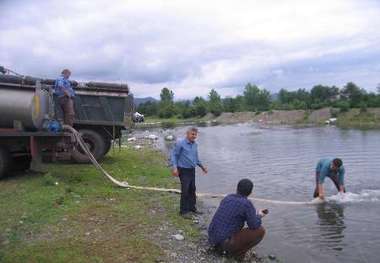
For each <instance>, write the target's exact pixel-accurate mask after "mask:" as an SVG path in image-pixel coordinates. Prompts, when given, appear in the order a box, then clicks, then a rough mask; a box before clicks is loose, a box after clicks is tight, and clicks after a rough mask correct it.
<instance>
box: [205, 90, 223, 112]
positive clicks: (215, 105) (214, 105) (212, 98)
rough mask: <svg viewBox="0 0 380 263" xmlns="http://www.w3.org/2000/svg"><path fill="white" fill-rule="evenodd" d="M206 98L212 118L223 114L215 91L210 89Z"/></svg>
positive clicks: (220, 102)
mask: <svg viewBox="0 0 380 263" xmlns="http://www.w3.org/2000/svg"><path fill="white" fill-rule="evenodd" d="M208 98H209V103H208V104H209V110H210V112H211V113H212V114H214V116H219V115H220V114H221V113H222V112H223V105H222V100H221V98H220V95H219V94H218V92H216V90H214V89H212V90H211V91H210V94H209V95H208Z"/></svg>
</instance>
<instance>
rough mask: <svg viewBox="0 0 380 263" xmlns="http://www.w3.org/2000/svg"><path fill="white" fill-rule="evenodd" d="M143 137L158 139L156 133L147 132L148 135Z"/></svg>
mask: <svg viewBox="0 0 380 263" xmlns="http://www.w3.org/2000/svg"><path fill="white" fill-rule="evenodd" d="M145 138H147V139H150V140H157V139H158V136H157V135H154V134H149V135H148V136H146V137H145Z"/></svg>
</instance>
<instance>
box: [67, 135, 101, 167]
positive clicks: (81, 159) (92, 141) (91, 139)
mask: <svg viewBox="0 0 380 263" xmlns="http://www.w3.org/2000/svg"><path fill="white" fill-rule="evenodd" d="M79 133H80V134H81V135H82V138H83V140H84V142H85V143H86V145H87V147H88V148H89V149H90V152H91V153H92V155H93V156H94V157H95V159H96V160H99V159H101V158H102V157H103V156H104V152H105V149H106V142H105V139H104V138H103V136H101V135H100V134H99V133H97V132H96V131H94V130H86V129H83V130H79ZM71 157H72V158H73V159H74V161H76V162H77V163H89V162H90V159H89V157H88V156H87V155H86V153H85V152H84V151H83V149H82V148H81V147H80V146H79V145H77V146H76V147H75V149H74V150H73V153H72V154H71Z"/></svg>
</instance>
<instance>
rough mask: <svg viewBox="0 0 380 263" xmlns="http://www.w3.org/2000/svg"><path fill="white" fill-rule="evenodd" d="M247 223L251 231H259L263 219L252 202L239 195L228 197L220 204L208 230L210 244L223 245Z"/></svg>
mask: <svg viewBox="0 0 380 263" xmlns="http://www.w3.org/2000/svg"><path fill="white" fill-rule="evenodd" d="M245 222H247V225H248V228H250V229H257V228H259V227H260V226H261V218H260V216H258V215H257V214H256V209H255V207H254V206H253V204H252V203H251V201H249V200H248V199H247V197H244V196H242V195H239V194H230V195H228V196H226V197H225V198H224V199H223V200H222V201H221V202H220V205H219V207H218V209H217V210H216V212H215V215H214V217H213V218H212V221H211V224H210V226H209V228H208V240H209V242H210V243H211V244H212V245H217V244H220V243H222V242H223V241H224V240H226V239H228V238H230V237H231V236H232V235H233V234H234V233H237V232H238V231H240V230H241V229H242V228H243V226H244V223H245Z"/></svg>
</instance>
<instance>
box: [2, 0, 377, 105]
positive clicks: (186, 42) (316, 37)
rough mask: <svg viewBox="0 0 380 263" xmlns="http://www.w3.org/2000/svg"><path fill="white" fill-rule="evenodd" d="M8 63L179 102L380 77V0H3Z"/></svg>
mask: <svg viewBox="0 0 380 263" xmlns="http://www.w3.org/2000/svg"><path fill="white" fill-rule="evenodd" d="M0 65H3V66H5V67H7V68H10V69H13V70H15V71H17V72H19V73H22V74H26V75H33V76H39V77H49V78H55V77H56V76H57V75H58V74H59V72H60V71H61V70H62V69H63V68H66V67H67V68H70V69H71V70H72V72H73V74H72V78H73V79H76V80H82V81H86V80H102V81H114V82H123V83H124V82H127V83H128V84H129V85H130V86H131V89H132V91H133V93H134V94H135V96H137V97H144V96H153V97H158V96H159V93H160V90H161V88H162V87H164V86H166V87H169V88H170V89H172V90H173V91H174V93H175V96H176V98H177V99H182V98H192V97H194V96H197V95H202V96H206V95H207V94H208V92H209V91H210V89H212V88H215V89H216V90H217V91H218V92H219V93H220V94H221V95H222V96H235V95H236V94H240V93H242V90H243V88H244V85H245V84H246V83H247V82H251V83H255V84H257V85H259V86H260V87H263V88H266V89H268V90H270V91H272V92H276V91H278V90H279V89H281V88H287V89H289V90H295V89H298V88H306V89H310V88H311V87H312V86H313V85H316V84H326V85H338V86H343V85H344V84H345V83H347V82H349V81H353V82H355V83H356V84H358V85H359V86H361V87H363V88H365V89H367V90H371V91H375V90H376V86H377V84H378V83H380V1H378V0H319V1H315V0H265V1H264V0H260V1H259V0H234V1H232V0H230V1H223V0H219V1H212V0H209V1H205V0H191V1H190V0H189V1H181V0H162V1H160V0H151V1H148V0H113V1H109V0H107V1H104V0H91V1H83V0H76V1H74V0H72V1H69V0H65V1H63V0H52V1H45V0H33V1H27V0H25V1H22V0H0Z"/></svg>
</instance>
